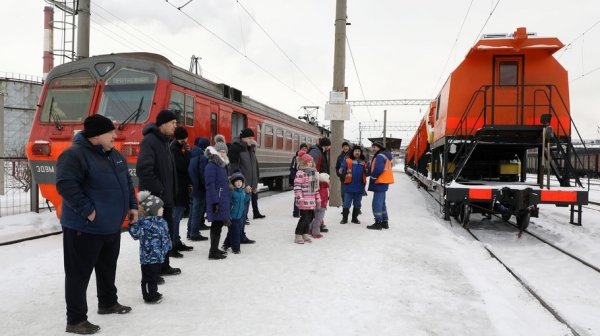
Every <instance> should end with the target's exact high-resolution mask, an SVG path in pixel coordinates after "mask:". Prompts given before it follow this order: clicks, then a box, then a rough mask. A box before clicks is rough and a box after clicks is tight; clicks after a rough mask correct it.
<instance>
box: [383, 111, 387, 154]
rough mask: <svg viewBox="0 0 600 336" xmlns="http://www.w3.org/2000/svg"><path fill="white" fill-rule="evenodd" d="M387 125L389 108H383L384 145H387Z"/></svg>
mask: <svg viewBox="0 0 600 336" xmlns="http://www.w3.org/2000/svg"><path fill="white" fill-rule="evenodd" d="M386 126H387V110H383V147H385V146H386V145H385V131H386V129H385V128H386Z"/></svg>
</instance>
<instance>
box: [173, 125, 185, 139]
mask: <svg viewBox="0 0 600 336" xmlns="http://www.w3.org/2000/svg"><path fill="white" fill-rule="evenodd" d="M174 135H175V139H176V140H183V139H187V137H188V132H187V130H186V129H185V127H182V126H179V127H177V128H175V134H174Z"/></svg>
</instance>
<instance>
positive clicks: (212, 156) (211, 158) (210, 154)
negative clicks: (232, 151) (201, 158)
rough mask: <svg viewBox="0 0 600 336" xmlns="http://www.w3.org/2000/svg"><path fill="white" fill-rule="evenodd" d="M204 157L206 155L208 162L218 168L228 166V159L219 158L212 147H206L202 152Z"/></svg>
mask: <svg viewBox="0 0 600 336" xmlns="http://www.w3.org/2000/svg"><path fill="white" fill-rule="evenodd" d="M204 155H206V158H207V159H208V162H212V163H214V164H216V165H217V166H219V167H227V165H229V158H227V157H225V158H223V157H221V155H220V154H219V152H217V150H216V149H215V147H213V146H208V147H206V150H205V151H204Z"/></svg>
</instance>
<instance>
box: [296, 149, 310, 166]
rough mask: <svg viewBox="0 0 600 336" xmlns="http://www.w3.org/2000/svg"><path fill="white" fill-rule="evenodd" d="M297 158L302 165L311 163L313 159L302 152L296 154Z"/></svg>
mask: <svg viewBox="0 0 600 336" xmlns="http://www.w3.org/2000/svg"><path fill="white" fill-rule="evenodd" d="M298 158H300V160H302V161H303V162H304V163H309V162H311V161H313V157H312V156H310V154H308V153H307V152H306V151H304V150H301V151H299V152H298Z"/></svg>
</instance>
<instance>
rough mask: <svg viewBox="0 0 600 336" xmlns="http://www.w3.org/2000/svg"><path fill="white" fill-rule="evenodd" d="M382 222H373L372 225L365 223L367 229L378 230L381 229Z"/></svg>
mask: <svg viewBox="0 0 600 336" xmlns="http://www.w3.org/2000/svg"><path fill="white" fill-rule="evenodd" d="M381 223H382V222H379V221H378V222H375V224H373V225H367V229H369V230H380V231H381V229H383V226H382V224H381Z"/></svg>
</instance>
